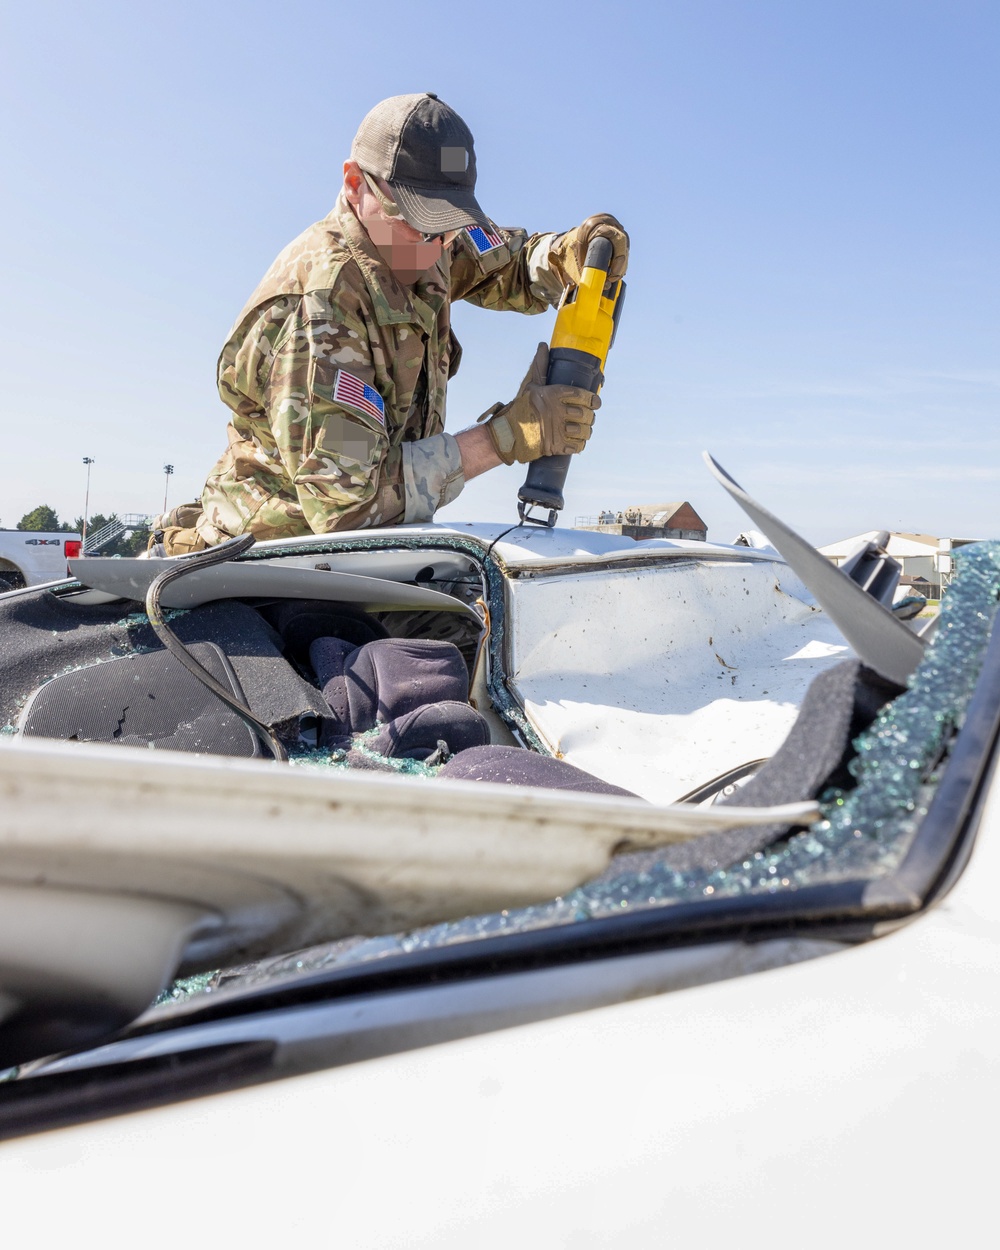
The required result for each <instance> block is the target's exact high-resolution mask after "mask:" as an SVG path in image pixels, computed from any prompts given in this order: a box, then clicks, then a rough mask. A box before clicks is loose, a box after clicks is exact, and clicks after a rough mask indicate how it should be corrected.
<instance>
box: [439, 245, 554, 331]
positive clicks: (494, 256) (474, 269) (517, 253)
mask: <svg viewBox="0 0 1000 1250" xmlns="http://www.w3.org/2000/svg"><path fill="white" fill-rule="evenodd" d="M479 235H481V236H482V239H481V242H482V243H488V242H489V240H488V239H487V238H486V236H485V235H483V232H482V231H480V232H479ZM476 237H477V236H476V235H475V233H471V234H470V232H469V231H467V230H463V231H462V232H461V234H460V235H459V236H458V238H457V239H456V240H455V242H454V244H453V245H452V258H451V298H452V299H453V300H456V299H465V300H468V301H469V302H470V303H472V304H478V305H479V306H480V308H490V309H499V310H504V311H508V310H509V311H513V312H523V313H540V312H545V310H546V309H548V308H551V307H552V305H553V304H555V303H556V302H557V301H558V299H559V296H560V295H561V294H562V286H561V285H559V286H558V288H557V287H556V285H555V284H554V282H553V281H552V279H551V276H550V275H549V274H548V272H547V271H546V269H545V266H544V259H545V257H546V256H547V255H548V248H549V244H550V243H551V241H552V238H553V236H552V235H551V234H533V235H531V236H530V237H529V236H528V234H527V232H526V231H524V230H521V229H507V228H505V227H499V226H498V227H496V230H495V235H494V237H495V238H499V239H501V240H502V244H501V245H500V246H494V247H489V246H487V247H486V249H485V250H483V249H482V248H481V247H480V245H479V244H477V242H476Z"/></svg>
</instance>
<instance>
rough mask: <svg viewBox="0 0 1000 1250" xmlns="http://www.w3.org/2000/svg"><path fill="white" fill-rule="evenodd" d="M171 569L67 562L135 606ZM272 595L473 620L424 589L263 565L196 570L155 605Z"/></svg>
mask: <svg viewBox="0 0 1000 1250" xmlns="http://www.w3.org/2000/svg"><path fill="white" fill-rule="evenodd" d="M174 567H176V561H175V560H172V559H169V558H167V559H158V560H156V559H154V560H140V559H138V558H132V559H121V560H108V559H101V558H100V557H99V556H97V557H89V558H88V557H81V558H80V559H79V560H70V562H69V568H70V572H71V573H72V574H73V576H74V577H75V578H77V580H78V581H79V582H80V583H81V585H83V586H89V587H91V588H92V589H94V590H100V591H104V592H106V593H108V594H112V595H117V596H119V597H120V598H122V599H137V600H139V601H140V602H142V601H143V600H144V599H145V597H146V591H147V590H148V589H149V586H150V583H151V582H152V581H153V579H154V578H155V577H156V576H157V575H158V574H160V573H162V572H163V571H164V570H165V569H169V568H174ZM272 595H273V596H274V597H275V598H278V599H329V600H331V601H334V602H337V603H356V604H359V605H360V606H361V607H363V608H366V609H368V610H377V611H386V610H388V609H391V608H420V609H423V610H424V611H432V612H463V613H465V614H466V615H469V614H470V613H471V614H472V615H475V613H474V612H473V611H472V609H471V608H470V607H468V605H467V604H464V603H463V602H462V601H461V600H460V599H453V598H452V596H451V595H445V594H442V593H441V591H439V590H430V589H428V588H427V587H424V586H410V585H406V584H405V583H400V582H394V581H387V580H385V579H383V578H380V577H368V576H365V575H363V574H360V573H340V572H337V571H335V570H332V569H330V570H327V569H316V568H312V569H304V568H287V567H284V566H282V565H281V564H279V563H271V562H270V561H268V562H264V561H262V560H249V561H247V562H246V563H239V564H237V563H230V564H224V565H219V566H217V567H215V568H209V569H199V570H197V571H196V572H192V573H190V574H188V575H187V576H186V577H184V578H183V579H182V580H181V581H179V582H177V583H175V584H174V585H171V586H167V587H166V588H165V589H164V591H163V593H162V595H161V597H160V602H161V604H162V605H163V607H165V608H196V607H198V606H199V605H200V604H202V603H209V602H211V601H212V600H213V599H237V598H243V597H244V596H251V597H253V596H272ZM477 619H478V617H477Z"/></svg>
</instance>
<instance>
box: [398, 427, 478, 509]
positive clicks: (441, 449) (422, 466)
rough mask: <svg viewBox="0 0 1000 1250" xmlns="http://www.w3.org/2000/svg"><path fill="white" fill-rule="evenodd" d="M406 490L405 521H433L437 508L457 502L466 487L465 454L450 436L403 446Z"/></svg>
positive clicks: (436, 437) (439, 436)
mask: <svg viewBox="0 0 1000 1250" xmlns="http://www.w3.org/2000/svg"><path fill="white" fill-rule="evenodd" d="M401 450H402V453H403V487H404V492H405V498H406V511H405V514H404V517H403V519H404V521H406V523H407V524H409V523H411V522H413V521H432V520H433V519H434V513H435V512H436V511H437V510H438V508H443V507H444V506H445V504H446V503H451V501H452V500H453V499H457V498H458V495H459V494H460V493H461V490H462V487H463V486H464V485H465V475H464V474H463V472H462V453H461V451H460V450H459V446H458V441H457V440H456V439H455V437H454V436H453V435H451V434H433V435H432V436H431V437H430V438H421V439H418V440H417V441H416V442H415V443H404V444H403V446H402V448H401Z"/></svg>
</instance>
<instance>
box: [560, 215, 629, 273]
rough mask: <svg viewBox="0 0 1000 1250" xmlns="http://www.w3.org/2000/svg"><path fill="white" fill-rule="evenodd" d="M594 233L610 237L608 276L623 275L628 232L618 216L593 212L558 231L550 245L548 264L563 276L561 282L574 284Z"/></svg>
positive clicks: (625, 264) (626, 260) (594, 235)
mask: <svg viewBox="0 0 1000 1250" xmlns="http://www.w3.org/2000/svg"><path fill="white" fill-rule="evenodd" d="M597 235H602V236H603V237H604V238H605V239H610V240H611V246H612V248H613V249H614V255H613V256H612V257H611V265H610V267H609V268H608V277H609V278H611V279H616V278H624V277H625V270H626V269H627V268H628V235H627V234H626V233H625V227H624V226H623V225H622V223H621V222H620V221H619V220H618V218H617V217H612V216H611V214H610V213H596V214H595V215H594V216H593V217H588V218H587V220H586V221H585V222H584V223H583V225H582V226H576V227H574V228H573V229H572V230H567V231H566V233H565V234H557V235H556V237H555V239H553V241H552V246H551V248H550V249H549V265H550V267H551V268H552V269H554V270H555V271H556V272H557V273H558V274H559V277H560V278H561V279H562V283H563V286H576V285H577V284H578V283H579V281H580V278H581V276H582V274H583V262H584V258H585V257H586V255H587V248H588V247H589V246H590V242H591V240H592V239H593V238H595V237H596V236H597Z"/></svg>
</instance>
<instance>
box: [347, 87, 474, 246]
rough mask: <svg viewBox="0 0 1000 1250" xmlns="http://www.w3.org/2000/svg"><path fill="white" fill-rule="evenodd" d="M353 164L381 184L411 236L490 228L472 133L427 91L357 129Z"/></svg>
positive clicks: (380, 110)
mask: <svg viewBox="0 0 1000 1250" xmlns="http://www.w3.org/2000/svg"><path fill="white" fill-rule="evenodd" d="M351 160H353V161H357V163H358V164H359V165H360V166H361V168H362V169H364V170H365V171H366V172H368V173H369V174H375V175H376V176H377V177H379V178H384V179H385V180H386V182H388V184H389V186H390V187H391V188H392V198H393V199H394V200H395V202H396V203H397V204H398V205H399V210H400V212H401V213H402V214H403V217H404V219H405V220H406V221H408V222H409V224H410V225H411V226H413V228H414V229H415V230H421V231H423V232H424V233H427V234H431V233H437V232H438V231H444V230H460V229H461V228H462V227H463V226H468V225H471V224H472V223H473V222H475V223H477V224H478V225H480V226H486V227H487V228H488V227H489V225H490V221H489V218H488V217H487V216H486V214H485V213H484V212H483V210H482V209H481V208H480V207H479V204H478V203H477V201H476V197H475V194H474V192H475V189H476V152H475V148H474V146H473V141H472V131H471V130H470V129H469V127H468V126H467V125H466V124H465V122H464V121H462V119H461V117H459V115H458V114H457V113H456V112H455V110H454V109H452V108H449V107H448V105H447V104H445V103H444V101H443V100H439V99H438V98H437V96H436V95H434V93H433V92H431V91H422V92H420V93H419V94H418V95H394V96H390V97H389V99H388V100H383V101H382V103H381V104H376V105H375V107H374V108H373V109H372V111H371V112H370V113H369V114H368V116H367V117H366V118H365V119H364V121H363V122H362V123H361V125H360V126H359V127H358V133H357V134H356V135H355V136H354V142H353V143H352V144H351Z"/></svg>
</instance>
